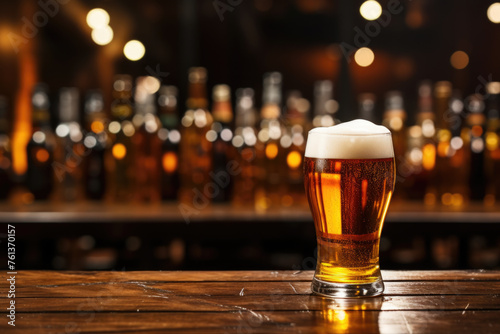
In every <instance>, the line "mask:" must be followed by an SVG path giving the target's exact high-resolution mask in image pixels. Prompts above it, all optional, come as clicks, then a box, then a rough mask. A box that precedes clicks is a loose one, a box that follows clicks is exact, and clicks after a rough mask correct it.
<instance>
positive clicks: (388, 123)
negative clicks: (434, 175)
mask: <svg viewBox="0 0 500 334" xmlns="http://www.w3.org/2000/svg"><path fill="white" fill-rule="evenodd" d="M405 121H406V111H405V110H404V104H403V95H402V94H401V92H399V91H391V92H388V93H387V94H386V97H385V112H384V116H383V120H382V124H383V125H384V126H385V127H387V128H388V129H389V130H390V131H391V134H392V141H393V144H394V157H395V159H396V166H397V176H398V180H400V182H402V183H401V185H402V186H400V187H397V188H396V191H395V192H394V197H393V198H394V199H401V198H404V197H405V195H406V193H407V192H408V186H407V184H405V180H406V178H407V177H409V176H410V175H411V172H412V171H411V170H408V163H407V161H406V159H405V154H406V127H405Z"/></svg>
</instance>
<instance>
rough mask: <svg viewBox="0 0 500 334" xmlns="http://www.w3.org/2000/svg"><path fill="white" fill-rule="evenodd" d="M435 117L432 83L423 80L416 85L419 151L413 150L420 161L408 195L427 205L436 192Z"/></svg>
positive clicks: (431, 201) (432, 202)
mask: <svg viewBox="0 0 500 334" xmlns="http://www.w3.org/2000/svg"><path fill="white" fill-rule="evenodd" d="M435 119H436V115H435V113H434V110H433V109H432V83H431V82H430V81H424V82H422V83H420V85H419V87H418V111H417V126H418V127H419V128H420V136H419V139H418V141H419V143H418V148H419V149H420V151H414V152H416V155H417V156H418V159H417V160H420V163H419V164H418V165H419V168H416V173H415V175H414V184H413V185H412V191H411V194H410V195H411V196H410V197H411V198H412V199H423V200H424V201H425V203H426V204H428V205H433V204H435V203H436V193H437V190H436V186H435V184H434V179H435V176H434V174H435V168H436V139H435V136H436V125H435ZM410 132H411V131H410ZM408 146H410V143H408ZM409 151H410V149H409ZM410 152H411V151H410ZM410 154H411V153H410ZM414 155H415V153H414Z"/></svg>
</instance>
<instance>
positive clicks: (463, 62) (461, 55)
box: [450, 51, 469, 70]
mask: <svg viewBox="0 0 500 334" xmlns="http://www.w3.org/2000/svg"><path fill="white" fill-rule="evenodd" d="M450 63H451V66H453V67H454V68H456V69H457V70H461V69H464V68H466V67H467V65H469V55H467V53H465V52H463V51H455V52H453V54H452V55H451V57H450Z"/></svg>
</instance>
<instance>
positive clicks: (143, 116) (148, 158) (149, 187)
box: [132, 76, 162, 202]
mask: <svg viewBox="0 0 500 334" xmlns="http://www.w3.org/2000/svg"><path fill="white" fill-rule="evenodd" d="M159 89H160V82H159V80H158V79H156V78H154V77H151V76H148V77H139V78H137V80H136V87H135V95H134V102H135V115H134V117H133V119H132V123H133V124H134V126H135V129H136V131H135V134H134V136H133V137H132V143H133V145H134V152H135V161H134V169H135V172H134V175H135V186H134V189H135V190H134V199H135V200H137V201H141V202H159V201H160V165H159V161H160V160H161V146H162V145H161V144H162V142H161V140H160V138H158V130H159V129H160V127H161V122H160V119H159V118H158V116H157V114H156V97H155V94H156V92H157V91H158V90H159Z"/></svg>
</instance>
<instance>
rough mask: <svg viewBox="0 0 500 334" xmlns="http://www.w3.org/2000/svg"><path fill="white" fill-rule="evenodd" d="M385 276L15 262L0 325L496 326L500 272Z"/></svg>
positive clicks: (57, 329) (63, 329) (395, 329)
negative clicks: (347, 295)
mask: <svg viewBox="0 0 500 334" xmlns="http://www.w3.org/2000/svg"><path fill="white" fill-rule="evenodd" d="M5 275H6V273H5V272H4V275H3V276H4V277H5ZM382 275H383V278H384V281H385V287H386V288H385V293H384V295H383V296H381V297H375V298H366V299H349V300H347V299H327V298H322V297H319V296H314V295H311V291H310V284H311V279H312V276H313V272H311V271H297V272H294V271H219V272H216V271H207V272H202V271H182V272H147V271H141V272H110V271H107V272H86V271H81V272H64V271H62V272H60V271H18V272H17V274H16V278H15V279H16V281H15V306H16V310H15V311H16V314H15V316H16V317H15V325H16V326H15V327H12V326H11V325H9V324H8V321H10V320H9V318H8V317H6V315H8V313H7V312H8V311H7V310H6V308H7V307H8V305H9V301H10V300H11V299H9V298H7V293H6V292H7V291H8V290H9V285H8V281H6V280H5V279H2V281H1V282H0V288H1V291H2V293H1V296H0V300H1V301H2V302H1V304H2V305H3V306H2V307H1V311H2V313H3V316H2V318H3V320H2V321H1V322H0V332H1V333H11V332H12V333H143V332H147V333H160V332H181V333H189V332H196V333H284V332H285V333H410V334H412V333H468V334H470V333H500V271H481V270H480V271H383V272H382ZM7 278H8V277H7ZM4 292H5V293H4Z"/></svg>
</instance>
